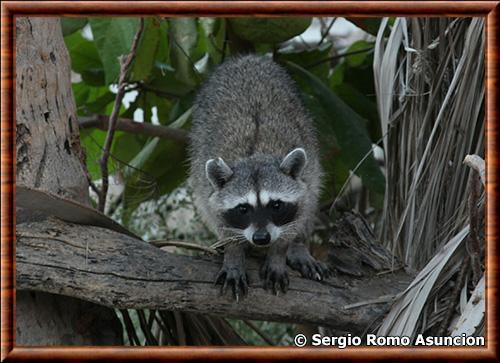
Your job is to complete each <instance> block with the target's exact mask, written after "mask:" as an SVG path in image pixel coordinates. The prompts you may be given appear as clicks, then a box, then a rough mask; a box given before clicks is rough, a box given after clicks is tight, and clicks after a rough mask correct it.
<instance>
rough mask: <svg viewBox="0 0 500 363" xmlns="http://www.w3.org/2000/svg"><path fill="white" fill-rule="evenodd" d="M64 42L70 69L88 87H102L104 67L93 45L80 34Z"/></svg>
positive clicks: (71, 36) (76, 33)
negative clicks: (78, 75)
mask: <svg viewBox="0 0 500 363" xmlns="http://www.w3.org/2000/svg"><path fill="white" fill-rule="evenodd" d="M64 42H65V43H66V47H67V48H68V52H69V56H70V58H71V69H72V70H73V71H74V72H76V73H79V74H80V75H81V76H82V79H83V80H84V81H85V82H86V83H87V84H89V85H93V86H102V85H104V67H103V64H102V62H101V59H100V58H99V54H98V53H97V48H96V45H95V43H94V42H92V41H90V40H87V39H85V38H84V37H83V36H82V34H81V33H80V32H75V33H73V34H71V35H69V36H67V37H65V38H64Z"/></svg>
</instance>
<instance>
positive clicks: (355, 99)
mask: <svg viewBox="0 0 500 363" xmlns="http://www.w3.org/2000/svg"><path fill="white" fill-rule="evenodd" d="M332 89H333V90H334V92H335V93H336V94H337V95H338V96H339V97H340V98H342V100H343V101H344V102H345V103H346V104H348V105H349V107H351V108H352V109H353V110H356V111H357V112H358V114H359V115H360V116H361V117H362V118H364V119H366V120H368V121H369V122H368V125H367V128H368V131H369V134H370V137H371V139H372V140H378V139H380V137H381V136H382V134H381V130H380V120H379V118H378V110H377V105H376V103H375V100H374V99H370V98H369V97H367V96H366V95H365V94H363V93H362V92H361V91H359V90H358V89H357V88H355V87H353V86H352V85H351V84H350V83H347V82H344V83H342V84H339V85H337V86H335V87H333V88H332Z"/></svg>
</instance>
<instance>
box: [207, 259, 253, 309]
mask: <svg viewBox="0 0 500 363" xmlns="http://www.w3.org/2000/svg"><path fill="white" fill-rule="evenodd" d="M219 284H220V285H221V288H220V295H225V294H226V291H227V288H228V287H230V288H231V290H232V292H233V297H234V299H235V300H236V302H239V300H240V297H242V298H243V297H244V296H245V295H247V294H248V277H247V274H246V273H245V272H244V271H242V270H241V269H240V268H236V267H230V268H226V267H222V268H221V270H220V271H219V273H218V274H217V276H216V278H215V281H214V285H219Z"/></svg>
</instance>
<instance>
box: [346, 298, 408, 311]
mask: <svg viewBox="0 0 500 363" xmlns="http://www.w3.org/2000/svg"><path fill="white" fill-rule="evenodd" d="M397 297H398V295H382V296H379V297H377V298H375V299H370V300H366V301H360V302H357V303H354V304H349V305H344V307H343V308H344V310H349V309H354V308H359V307H361V306H366V305H372V304H383V303H387V302H391V301H394V300H395V299H396V298H397Z"/></svg>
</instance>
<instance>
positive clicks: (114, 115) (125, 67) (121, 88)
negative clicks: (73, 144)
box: [98, 18, 144, 212]
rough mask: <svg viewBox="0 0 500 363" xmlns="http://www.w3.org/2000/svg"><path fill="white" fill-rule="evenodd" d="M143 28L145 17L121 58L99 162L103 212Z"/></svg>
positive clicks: (100, 204)
mask: <svg viewBox="0 0 500 363" xmlns="http://www.w3.org/2000/svg"><path fill="white" fill-rule="evenodd" d="M143 30H144V19H142V18H141V21H140V24H139V29H138V30H137V33H136V34H135V37H134V40H133V42H132V47H131V49H130V53H129V54H128V55H127V56H126V57H125V58H123V57H121V58H120V76H119V79H118V91H117V93H116V98H115V103H114V104H113V111H112V112H111V116H110V117H109V124H108V133H107V134H106V140H105V142H104V148H103V152H102V156H101V159H100V160H99V164H100V166H101V177H102V186H101V192H100V193H99V203H98V209H99V210H100V211H101V212H104V208H105V206H106V197H107V195H108V187H109V171H108V159H109V153H110V150H111V145H112V143H113V137H114V134H115V127H116V121H117V119H118V114H119V113H120V107H121V104H122V100H123V96H124V95H125V88H126V86H127V82H126V80H127V75H128V71H129V68H130V65H131V64H132V61H133V59H134V58H135V54H136V52H137V46H138V44H139V39H140V38H141V35H142V31H143Z"/></svg>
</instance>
